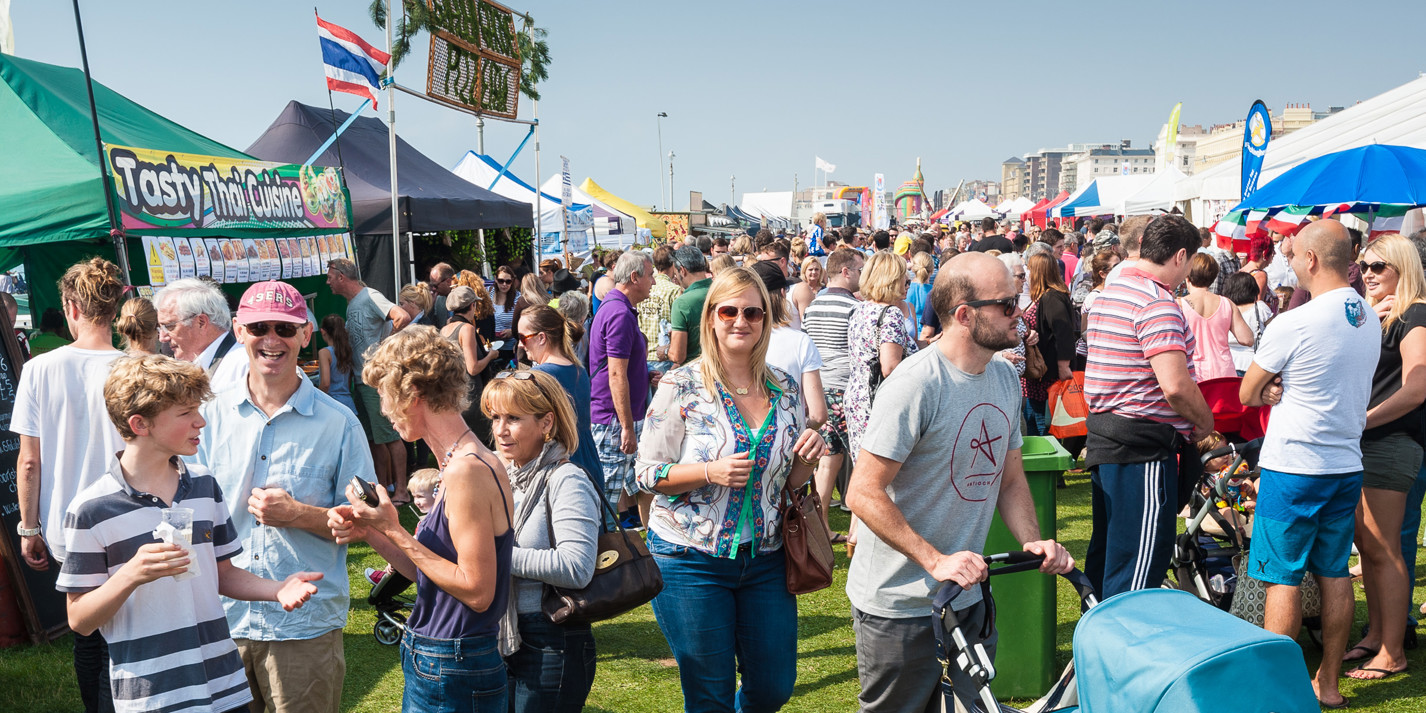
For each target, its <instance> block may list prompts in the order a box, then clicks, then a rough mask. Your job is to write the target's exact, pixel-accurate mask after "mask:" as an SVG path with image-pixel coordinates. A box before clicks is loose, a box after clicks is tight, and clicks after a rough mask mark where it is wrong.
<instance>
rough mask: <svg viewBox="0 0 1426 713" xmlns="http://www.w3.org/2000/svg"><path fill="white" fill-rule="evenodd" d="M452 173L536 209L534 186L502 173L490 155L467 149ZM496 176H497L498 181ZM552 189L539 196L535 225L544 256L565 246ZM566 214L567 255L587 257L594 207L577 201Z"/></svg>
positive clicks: (560, 253) (555, 254)
mask: <svg viewBox="0 0 1426 713" xmlns="http://www.w3.org/2000/svg"><path fill="white" fill-rule="evenodd" d="M451 172H452V173H454V174H456V175H457V176H460V177H461V178H464V179H465V180H467V181H470V182H471V183H474V184H475V185H477V186H480V187H481V188H484V189H486V190H489V191H493V192H495V193H496V194H498V195H502V196H505V197H506V198H510V199H513V200H517V201H520V202H521V203H529V204H530V211H531V212H534V211H535V189H534V188H532V187H530V184H528V183H525V182H524V181H522V180H520V179H519V178H517V177H516V176H514V175H513V174H511V173H509V172H506V173H505V174H504V175H501V174H500V164H499V163H498V162H496V161H495V159H493V158H491V157H489V156H484V155H482V154H478V153H476V152H474V151H467V152H465V156H463V157H461V160H460V163H458V164H456V167H455V168H453V169H451ZM497 177H499V180H498V181H497V180H496V178H497ZM555 178H559V175H558V174H556V175H555ZM492 182H494V184H495V185H494V186H492V185H491V183H492ZM555 188H556V191H555V194H554V195H551V194H549V193H548V192H544V191H542V192H541V195H540V208H539V215H538V218H539V221H538V223H537V224H538V225H539V226H540V229H541V230H542V231H543V235H542V237H541V240H540V253H541V255H542V256H545V257H562V256H563V255H564V246H563V245H562V244H561V243H560V240H561V238H562V237H563V236H562V234H561V232H560V213H561V208H562V206H561V205H560V199H559V198H558V195H559V191H558V188H559V184H558V183H556V184H555ZM575 200H577V199H575ZM568 215H569V246H568V247H569V251H570V254H572V255H575V256H579V257H584V256H587V255H588V254H589V240H588V234H587V232H586V231H588V230H589V229H590V228H592V227H594V210H593V208H592V207H591V206H590V204H589V203H587V202H576V203H575V204H574V205H572V206H570V210H569V213H568Z"/></svg>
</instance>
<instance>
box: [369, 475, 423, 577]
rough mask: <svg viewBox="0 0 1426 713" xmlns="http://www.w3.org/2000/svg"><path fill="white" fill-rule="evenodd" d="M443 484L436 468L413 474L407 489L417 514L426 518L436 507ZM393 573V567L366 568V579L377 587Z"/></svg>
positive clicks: (408, 480)
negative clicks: (439, 490)
mask: <svg viewBox="0 0 1426 713" xmlns="http://www.w3.org/2000/svg"><path fill="white" fill-rule="evenodd" d="M440 484H441V471H439V470H436V469H435V468H422V469H421V470H418V471H416V472H415V473H412V474H411V477H410V478H408V479H407V480H406V489H407V490H410V491H411V506H412V507H414V508H416V512H417V513H419V514H420V516H421V517H425V516H426V513H428V512H430V511H431V508H433V507H435V506H436V489H437V488H438V487H440ZM391 571H392V567H391V565H386V568H385V569H372V568H371V567H367V568H366V579H367V581H368V582H371V584H372V586H376V584H377V582H380V581H381V578H382V577H385V576H386V575H387V574H388V573H390V572H391Z"/></svg>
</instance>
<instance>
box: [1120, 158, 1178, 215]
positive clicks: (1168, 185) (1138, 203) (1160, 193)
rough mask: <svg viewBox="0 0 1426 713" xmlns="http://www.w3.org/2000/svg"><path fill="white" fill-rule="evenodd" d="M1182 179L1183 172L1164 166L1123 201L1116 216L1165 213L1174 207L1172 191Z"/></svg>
mask: <svg viewBox="0 0 1426 713" xmlns="http://www.w3.org/2000/svg"><path fill="white" fill-rule="evenodd" d="M1183 179H1184V175H1183V171H1180V170H1178V169H1177V168H1176V167H1174V166H1166V167H1164V168H1163V169H1162V170H1160V171H1159V172H1158V173H1155V174H1154V178H1153V180H1151V181H1149V183H1148V184H1147V185H1145V186H1144V187H1143V188H1140V189H1139V190H1138V191H1136V192H1134V193H1133V194H1132V195H1129V196H1128V197H1126V198H1125V199H1124V203H1123V205H1122V206H1121V207H1120V208H1119V210H1117V211H1115V214H1116V215H1150V214H1154V213H1167V212H1168V211H1169V210H1170V209H1172V208H1173V207H1174V202H1173V189H1174V186H1176V185H1178V182H1179V181H1181V180H1183Z"/></svg>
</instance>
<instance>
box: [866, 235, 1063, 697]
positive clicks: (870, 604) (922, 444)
mask: <svg viewBox="0 0 1426 713" xmlns="http://www.w3.org/2000/svg"><path fill="white" fill-rule="evenodd" d="M931 304H932V305H934V307H935V310H936V313H937V314H938V315H940V318H941V324H942V326H943V328H944V330H945V332H944V334H943V335H942V337H941V338H940V339H939V340H937V341H936V343H935V344H934V345H932V346H930V347H928V348H926V349H923V350H921V351H920V352H918V353H916V354H914V355H912V356H911V357H909V358H907V359H906V360H905V361H903V362H901V364H899V365H898V366H897V367H896V369H895V370H894V371H892V372H891V376H890V377H888V378H887V380H886V381H885V382H884V383H883V384H882V385H881V388H880V389H878V390H877V392H876V394H875V401H874V402H873V403H872V409H871V418H870V419H869V425H868V427H867V431H866V434H865V435H864V436H863V437H862V441H861V452H860V453H859V454H858V457H857V459H856V469H855V471H854V472H853V473H852V478H851V485H850V487H849V491H848V492H847V498H846V500H847V504H848V506H850V507H851V509H852V512H853V513H856V515H857V517H858V518H860V519H861V523H862V525H863V526H864V527H863V528H862V530H861V534H860V535H859V536H858V544H857V556H856V557H854V558H852V569H851V572H849V573H848V575H847V596H848V597H849V598H850V599H851V602H852V627H853V630H854V631H855V632H856V646H857V674H858V676H859V678H860V679H861V689H862V690H861V693H860V694H859V696H858V700H859V701H860V703H861V710H862V711H876V712H878V713H881V712H884V711H897V712H899V713H922V711H926V710H939V707H934V708H933V707H930V706H928V704H929V703H930V702H931V701H932V700H933V698H934V697H935V696H936V695H937V688H938V682H939V679H940V677H941V673H942V669H941V665H940V664H939V663H938V662H937V659H936V639H935V634H934V632H933V631H932V630H931V627H928V626H926V618H927V616H928V615H929V614H930V613H931V597H932V596H933V594H934V593H935V591H936V589H937V588H938V587H939V586H940V583H941V582H945V581H953V582H955V583H957V584H959V585H961V586H962V587H965V588H966V592H965V593H964V594H963V595H961V596H960V597H958V598H956V600H955V601H954V602H953V603H952V606H953V608H954V609H955V610H956V616H957V618H958V620H959V621H960V623H961V626H962V628H963V631H966V632H969V633H971V634H972V637H971V638H972V639H975V640H973V641H971V642H970V643H971V645H974V644H975V643H977V642H979V643H983V644H984V646H985V649H986V651H987V653H988V654H989V655H990V656H992V657H993V656H994V655H995V643H996V640H997V635H996V633H995V631H994V629H993V627H992V629H991V631H989V633H988V634H987V635H986V636H985V637H984V639H980V637H979V635H980V634H981V633H982V632H983V630H984V629H985V617H986V606H985V603H984V601H982V599H981V596H980V588H979V587H977V586H974V585H976V584H977V583H978V582H981V581H983V580H984V579H985V576H986V567H985V562H984V560H983V559H982V556H981V550H983V549H984V548H985V538H986V535H987V534H988V533H989V531H990V522H991V519H992V517H993V516H994V514H995V512H996V511H997V510H999V512H1000V518H1001V520H1002V521H1004V522H1005V524H1006V526H1007V527H1008V528H1009V529H1010V532H1011V534H1013V535H1014V536H1015V538H1016V539H1017V540H1019V541H1020V542H1022V543H1024V548H1025V550H1027V551H1029V552H1034V553H1037V554H1044V555H1045V556H1046V557H1045V561H1044V564H1042V565H1041V566H1040V569H1041V570H1042V571H1045V572H1052V573H1063V572H1068V571H1069V569H1070V568H1071V567H1073V566H1074V558H1072V557H1070V555H1069V553H1068V552H1066V551H1065V549H1064V547H1062V546H1060V544H1059V543H1057V542H1055V541H1054V540H1052V539H1049V540H1042V539H1040V527H1039V523H1038V521H1037V520H1036V519H1035V504H1034V502H1033V501H1032V500H1031V498H1030V489H1029V486H1028V485H1026V482H1025V470H1024V464H1023V462H1022V461H1021V455H1020V443H1021V438H1020V382H1019V379H1018V378H1017V377H1016V374H1015V367H1014V366H1012V365H1011V364H1010V362H1008V361H1006V360H1005V358H1004V357H999V356H997V354H998V353H999V352H1000V351H1001V350H1003V349H1008V348H1011V347H1014V346H1015V345H1016V344H1017V343H1018V342H1019V337H1018V335H1017V334H1016V332H1015V324H1016V320H1017V319H1018V318H1019V316H1020V309H1019V307H1018V305H1019V290H1017V289H1016V288H1015V280H1014V279H1013V278H1012V277H1011V275H1010V269H1009V268H1007V267H1006V266H1005V264H1004V263H1002V262H1000V261H999V260H997V259H995V258H994V257H993V256H990V255H986V254H984V253H974V252H972V253H963V254H961V255H957V256H956V257H954V258H952V259H950V260H948V261H947V262H946V263H944V264H943V265H942V266H941V271H940V274H939V275H938V276H937V277H936V283H935V285H934V286H933V287H932V288H931ZM948 475H949V477H947V476H948ZM951 676H952V678H953V681H954V683H955V689H956V694H957V696H959V697H961V699H962V703H963V704H965V706H966V707H967V708H969V707H970V701H971V700H973V699H974V696H975V693H974V691H975V687H974V686H973V685H972V683H971V681H970V679H969V678H968V677H967V676H966V675H965V673H964V672H963V671H961V670H960V669H959V668H955V667H952V672H951Z"/></svg>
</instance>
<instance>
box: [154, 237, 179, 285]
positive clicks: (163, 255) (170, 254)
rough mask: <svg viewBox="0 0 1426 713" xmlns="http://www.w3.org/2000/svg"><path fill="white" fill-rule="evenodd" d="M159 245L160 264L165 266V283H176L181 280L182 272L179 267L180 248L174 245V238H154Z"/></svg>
mask: <svg viewBox="0 0 1426 713" xmlns="http://www.w3.org/2000/svg"><path fill="white" fill-rule="evenodd" d="M154 241H155V242H157V243H158V257H159V262H160V263H161V264H162V265H163V281H164V282H165V283H169V282H174V281H176V280H178V279H179V275H180V274H181V270H180V268H179V265H178V248H176V247H174V245H173V238H170V237H166V236H159V237H156V238H154Z"/></svg>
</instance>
